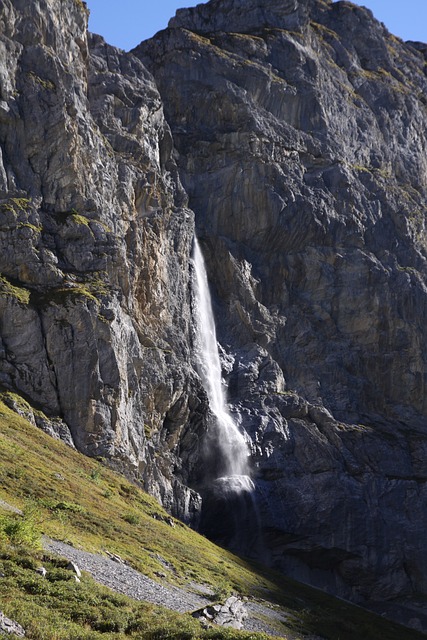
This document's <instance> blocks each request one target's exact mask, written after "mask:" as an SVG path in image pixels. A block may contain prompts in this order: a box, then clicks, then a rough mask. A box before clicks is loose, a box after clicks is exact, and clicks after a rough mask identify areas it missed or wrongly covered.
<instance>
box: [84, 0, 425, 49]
mask: <svg viewBox="0 0 427 640" xmlns="http://www.w3.org/2000/svg"><path fill="white" fill-rule="evenodd" d="M353 1H354V2H355V4H361V5H364V6H365V7H368V8H369V9H371V10H372V12H373V14H374V15H375V17H376V18H378V20H381V22H384V24H385V25H386V27H387V28H388V29H389V31H391V32H392V33H394V34H395V35H397V36H399V37H400V38H403V39H404V40H421V41H422V42H427V0H405V2H402V0H364V1H357V2H356V0H353ZM86 2H87V5H88V7H89V9H90V11H91V17H90V20H89V29H90V30H91V31H94V32H95V33H99V34H101V35H102V36H104V38H105V39H106V40H107V42H109V43H110V44H113V45H115V46H117V47H121V48H122V49H126V50H128V49H131V48H132V47H135V46H136V45H137V44H139V43H140V42H141V40H146V39H147V38H150V37H151V36H153V35H154V34H155V33H156V32H157V31H159V30H160V29H164V28H165V27H166V26H167V23H168V20H169V18H171V17H172V16H174V15H175V11H176V10H177V9H179V8H180V7H184V6H185V7H194V6H195V5H196V4H198V3H199V2H200V0H120V2H118V1H117V0H86Z"/></svg>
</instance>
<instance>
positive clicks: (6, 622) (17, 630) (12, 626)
mask: <svg viewBox="0 0 427 640" xmlns="http://www.w3.org/2000/svg"><path fill="white" fill-rule="evenodd" d="M10 633H13V634H14V636H15V637H17V638H24V637H25V630H24V629H23V627H21V625H20V624H18V623H17V622H15V621H14V620H11V619H10V618H7V617H6V616H5V615H4V613H3V612H2V611H0V635H6V634H7V635H9V634H10Z"/></svg>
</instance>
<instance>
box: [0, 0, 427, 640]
mask: <svg viewBox="0 0 427 640" xmlns="http://www.w3.org/2000/svg"><path fill="white" fill-rule="evenodd" d="M86 27H87V12H86V10H85V8H84V5H82V4H81V3H79V2H74V0H65V1H64V2H63V3H62V5H61V11H59V9H58V7H57V4H56V3H55V2H54V1H53V0H40V1H39V2H38V3H23V2H21V1H20V0H4V2H3V3H2V5H1V8H0V51H1V54H2V55H1V56H0V79H1V90H0V151H1V154H0V271H1V277H0V294H1V295H0V337H1V341H0V387H1V389H0V390H1V391H2V392H3V396H2V397H4V398H6V397H7V400H8V404H9V406H13V407H14V408H15V409H16V410H18V411H19V412H21V413H23V415H26V416H28V417H29V418H30V419H31V420H32V421H33V422H35V423H36V424H37V425H38V426H40V427H41V428H43V429H45V430H47V431H48V432H49V433H51V434H52V435H55V436H56V437H61V438H63V439H65V440H66V441H68V442H69V443H70V444H72V445H73V446H76V448H78V449H79V450H81V451H83V452H85V453H87V454H89V455H94V456H101V457H103V458H107V459H109V460H110V461H111V464H113V465H114V466H115V468H117V469H119V470H121V471H123V472H125V473H127V474H130V475H132V476H133V477H136V478H138V479H139V481H140V482H142V483H143V484H144V486H145V487H146V488H147V489H148V490H149V491H150V492H151V493H152V494H154V495H155V496H156V497H157V498H158V499H159V500H160V501H161V502H162V503H163V504H164V506H165V507H166V508H167V509H169V510H170V511H171V512H172V513H173V514H174V515H176V516H178V517H180V518H182V519H183V520H185V521H186V522H188V523H190V524H192V525H193V526H197V525H198V523H199V519H200V510H201V495H203V493H205V495H206V493H207V489H206V487H204V486H203V476H204V472H205V470H206V466H205V465H206V464H207V460H208V458H209V456H208V455H207V448H208V449H209V452H210V453H211V454H212V457H213V458H215V456H217V454H218V451H219V450H220V449H221V447H219V448H217V447H216V446H215V440H214V439H213V438H212V437H211V438H207V439H206V432H209V430H210V429H211V425H212V414H211V413H210V411H209V407H208V401H207V396H206V392H205V390H204V389H203V386H202V383H201V380H200V377H199V375H198V374H197V372H196V368H195V365H194V342H195V340H194V331H195V327H194V313H193V311H194V309H193V306H194V295H193V289H194V288H193V284H192V271H191V261H190V252H191V246H192V239H193V234H194V229H195V228H196V230H197V234H198V236H199V237H200V240H201V245H202V249H203V252H204V255H205V259H206V262H207V268H208V275H209V280H210V282H211V289H212V294H213V302H214V313H215V316H216V318H217V332H218V339H219V342H220V343H221V347H222V348H221V354H222V360H223V362H222V364H223V369H224V375H225V376H226V378H227V384H228V390H229V399H230V401H231V408H232V414H233V418H234V419H235V421H236V422H237V424H238V425H239V428H240V429H241V430H242V431H243V432H244V433H245V439H246V441H247V442H248V443H249V446H250V451H251V470H252V477H253V481H254V483H255V493H254V497H255V500H256V505H257V506H256V512H257V515H256V518H255V519H256V536H257V538H258V539H260V540H261V539H262V540H263V541H264V546H265V549H264V555H263V559H264V560H266V561H268V562H269V563H270V564H272V565H274V566H276V567H278V568H281V569H282V570H283V571H286V572H287V573H288V574H290V575H292V576H294V577H296V578H297V579H300V580H304V581H306V582H309V583H311V584H314V585H315V586H319V587H321V588H323V589H326V590H328V591H330V592H332V593H335V594H338V595H340V596H342V597H345V598H349V599H351V600H353V601H355V602H357V603H360V604H363V605H364V606H372V607H373V608H375V610H378V611H379V610H381V613H384V612H385V613H386V615H388V616H390V617H396V618H397V619H398V620H399V621H400V622H404V623H406V624H411V625H412V626H414V625H416V626H417V628H421V627H422V628H424V629H427V619H426V615H427V614H426V612H425V610H424V608H423V605H422V597H420V596H422V594H424V595H425V594H426V593H427V565H426V558H427V555H426V553H425V551H426V549H425V530H426V528H427V521H426V518H427V516H426V514H427V509H426V506H427V505H426V501H427V495H426V480H427V464H426V452H427V432H426V424H427V415H426V414H427V404H426V397H427V396H426V393H425V386H426V379H427V378H426V362H427V352H426V349H427V340H426V337H427V336H426V331H427V325H426V323H425V318H426V316H427V286H426V285H427V282H426V280H427V265H426V257H427V237H426V224H425V212H426V180H427V178H426V176H427V161H426V158H427V154H426V147H427V144H426V133H425V132H426V126H425V125H426V101H425V93H426V90H427V80H426V76H425V45H422V44H420V43H407V44H405V43H403V42H402V41H400V40H399V39H398V38H395V37H394V36H392V35H390V34H389V33H388V32H387V30H386V29H385V28H384V26H383V25H381V24H380V23H378V22H377V21H375V20H374V19H373V16H372V14H371V12H370V11H368V10H366V9H364V8H362V7H358V6H355V5H352V4H351V3H349V2H336V3H332V2H330V1H329V0H310V1H306V2H302V1H298V0H286V1H283V0H280V1H279V0H248V1H247V2H244V3H243V2H242V1H241V0H211V2H209V3H207V4H205V5H199V6H198V7H195V8H192V9H188V10H183V11H180V12H178V13H177V16H176V17H175V18H174V19H173V20H172V21H171V23H170V27H169V28H168V29H167V30H165V31H163V32H161V33H159V34H157V35H156V36H155V37H154V38H153V39H151V40H150V41H148V42H146V43H143V44H141V46H140V47H138V48H136V49H135V50H134V51H133V52H132V53H124V52H122V51H119V50H117V49H115V48H113V47H110V46H109V45H107V44H106V43H105V42H104V41H103V40H102V38H100V37H99V36H95V35H90V34H89V35H88V34H87V31H86ZM4 394H6V396H5V395H4ZM7 394H9V395H7ZM14 394H16V397H15V395H14ZM206 443H208V447H206V446H205V445H206ZM415 596H416V597H415ZM420 603H421V604H420Z"/></svg>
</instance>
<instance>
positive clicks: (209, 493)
mask: <svg viewBox="0 0 427 640" xmlns="http://www.w3.org/2000/svg"><path fill="white" fill-rule="evenodd" d="M193 264H194V275H195V278H194V280H195V282H194V284H195V303H196V304H195V306H196V326H197V338H196V358H197V369H198V372H199V375H200V377H201V379H202V382H203V385H204V388H205V390H206V394H207V396H208V400H209V405H210V408H211V411H212V413H213V415H214V417H215V427H216V429H215V432H214V436H215V437H214V438H212V437H211V439H210V441H209V448H210V449H211V450H210V451H209V452H208V455H207V460H209V458H210V457H211V456H216V457H217V456H220V458H221V459H220V460H219V461H218V460H216V463H217V464H216V465H215V466H214V468H215V469H216V472H214V473H213V475H212V474H211V476H210V477H208V478H205V484H204V486H203V487H202V489H201V494H202V499H203V501H202V514H201V523H200V530H201V532H202V533H204V534H205V535H207V536H208V537H209V538H211V539H213V540H215V541H216V542H218V543H220V544H223V545H224V546H227V547H229V548H231V549H233V550H235V551H238V552H241V553H243V554H244V555H254V554H255V555H256V553H257V545H258V542H259V517H258V510H257V505H256V501H255V495H254V491H255V485H254V483H253V482H252V479H251V478H250V474H249V464H248V460H249V451H248V447H247V445H246V442H245V439H244V437H243V435H242V434H241V433H240V431H239V430H238V428H237V426H236V424H235V422H234V420H233V418H232V417H231V415H230V413H229V412H228V409H227V404H226V399H225V393H224V386H223V383H222V376H221V362H220V358H219V352H218V343H217V340H216V331H215V322H214V317H213V311H212V304H211V297H210V292H209V285H208V278H207V274H206V269H205V264H204V260H203V255H202V252H201V250H200V247H199V244H198V242H197V239H196V238H194V249H193ZM208 466H209V465H208ZM218 469H220V470H221V471H220V472H218ZM208 475H209V474H208Z"/></svg>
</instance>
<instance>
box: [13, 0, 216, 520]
mask: <svg viewBox="0 0 427 640" xmlns="http://www.w3.org/2000/svg"><path fill="white" fill-rule="evenodd" d="M1 18H2V19H1V27H2V35H1V41H0V46H1V50H2V55H1V61H2V64H1V71H0V73H1V102H0V110H1V112H0V144H1V158H0V159H1V168H0V188H1V201H0V247H1V248H0V256H1V257H0V269H1V273H2V278H1V296H0V310H1V356H2V357H1V361H0V381H1V385H2V388H3V390H8V391H12V392H17V393H18V394H19V395H21V396H22V397H24V398H25V399H26V400H27V401H28V402H29V403H30V405H32V406H33V407H35V408H36V409H38V410H39V411H38V412H37V411H36V413H35V419H36V421H38V422H39V423H40V424H41V425H42V426H44V427H45V428H47V429H48V430H53V431H55V430H56V431H58V429H59V430H60V431H61V433H62V434H63V432H64V430H67V429H69V432H70V434H71V438H72V441H73V442H74V444H75V446H76V447H77V448H78V449H80V450H81V451H83V452H85V453H88V454H89V455H93V456H101V457H105V458H108V459H110V460H112V461H113V462H114V463H115V464H116V465H117V466H118V467H119V468H122V469H123V470H125V471H127V472H131V473H134V474H136V475H137V476H138V477H139V478H142V479H143V480H144V482H145V484H146V486H147V488H149V489H150V491H152V492H153V493H154V494H155V495H157V496H158V497H159V499H161V500H162V501H163V502H164V503H165V504H166V505H167V506H168V507H169V508H170V509H171V510H172V511H174V512H175V513H177V514H178V515H180V516H181V517H183V518H184V519H187V520H189V521H192V519H193V518H194V517H195V516H197V511H198V500H199V498H198V496H197V495H196V494H195V493H193V492H192V491H191V490H189V489H188V488H186V487H185V486H184V485H182V484H181V482H180V475H181V474H180V466H182V465H181V463H180V460H181V458H178V456H177V448H178V443H179V440H180V438H181V437H184V436H185V434H186V433H187V432H189V433H190V435H189V436H188V437H187V440H186V442H187V456H189V455H190V452H191V451H192V450H193V449H194V448H196V449H197V446H198V444H197V431H198V428H199V427H200V428H203V425H202V421H201V420H199V422H200V424H194V423H193V424H192V421H193V417H194V416H196V418H195V419H196V422H197V415H198V409H197V408H198V406H199V405H200V406H203V403H204V402H205V400H204V394H203V391H201V388H200V383H199V381H198V378H197V376H196V375H195V374H194V373H193V371H192V368H191V364H190V357H189V354H190V351H191V331H190V325H191V313H190V269H189V253H190V250H191V243H192V238H193V233H194V220H193V214H192V212H191V211H189V210H188V209H187V208H186V196H185V193H184V191H183V189H182V187H181V185H180V181H179V178H178V176H177V169H176V165H175V163H174V161H173V159H172V156H171V152H172V141H171V133H170V130H169V127H168V125H167V124H166V122H165V119H164V116H163V111H162V102H161V99H160V96H159V93H158V91H157V89H156V86H155V83H154V81H153V79H152V77H151V76H150V74H149V73H148V72H147V70H146V69H145V68H144V67H143V65H142V64H141V63H140V62H139V61H138V60H137V59H136V58H134V57H133V56H130V55H127V54H125V53H124V52H121V51H119V50H116V49H114V48H112V47H110V46H108V45H106V44H105V42H104V41H103V40H102V39H101V38H99V37H98V36H88V34H87V10H86V8H85V6H84V5H83V3H81V2H79V1H77V0H64V1H62V2H60V3H58V2H56V1H53V0H39V1H38V2H34V3H33V2H32V3H27V2H20V1H19V0H14V1H13V2H12V1H11V0H5V2H4V3H2V14H1ZM199 395H201V399H199ZM9 400H10V397H9ZM40 411H41V412H42V413H40ZM190 414H191V416H193V417H192V418H189V416H190ZM58 425H59V426H58ZM68 439H70V435H69V436H68ZM154 458H156V461H154ZM163 459H164V460H165V461H164V462H163V463H162V460H163ZM190 466H191V465H190V464H188V465H187V467H190ZM172 468H175V475H173V474H172ZM182 474H183V475H184V476H185V474H186V469H184V470H183V471H182Z"/></svg>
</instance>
